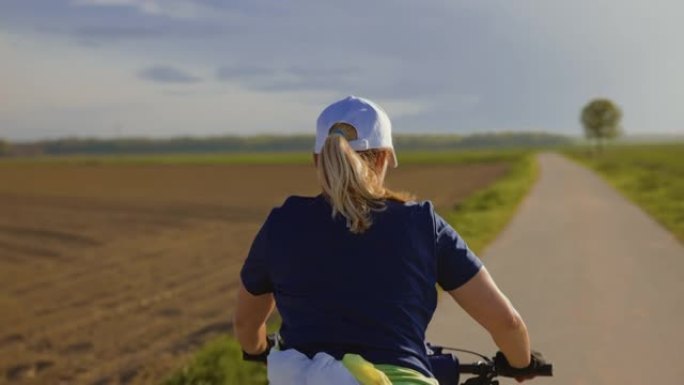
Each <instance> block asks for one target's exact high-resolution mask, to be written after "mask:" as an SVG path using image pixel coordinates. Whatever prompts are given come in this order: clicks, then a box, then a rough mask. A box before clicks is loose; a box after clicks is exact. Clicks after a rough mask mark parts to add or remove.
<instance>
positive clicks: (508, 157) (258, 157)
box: [0, 150, 523, 166]
mask: <svg viewBox="0 0 684 385" xmlns="http://www.w3.org/2000/svg"><path fill="white" fill-rule="evenodd" d="M522 153H523V152H522V151H521V150H504V151H502V150H498V151H487V150H467V151H458V152H453V151H450V152H445V151H433V152H426V151H406V152H400V153H399V161H400V162H401V163H402V164H444V163H459V164H472V163H489V162H502V161H513V160H515V159H517V158H518V157H519V156H520V154H522ZM311 162H313V157H312V155H311V153H308V152H279V153H267V152H257V153H254V152H252V153H230V154H150V155H118V156H113V155H83V156H81V155H67V156H37V157H25V158H5V159H0V166H2V165H52V164H62V165H87V166H101V165H102V166H104V165H216V164H218V165H221V164H225V165H230V164H261V165H268V164H311Z"/></svg>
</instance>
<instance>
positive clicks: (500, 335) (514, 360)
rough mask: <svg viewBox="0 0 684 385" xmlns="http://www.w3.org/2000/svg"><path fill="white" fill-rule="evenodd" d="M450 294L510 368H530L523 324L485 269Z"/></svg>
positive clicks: (528, 341) (527, 338)
mask: <svg viewBox="0 0 684 385" xmlns="http://www.w3.org/2000/svg"><path fill="white" fill-rule="evenodd" d="M449 294H451V296H452V297H453V298H454V299H455V300H456V302H457V303H458V304H459V305H460V306H461V307H462V308H463V309H464V310H465V311H466V312H467V313H468V314H469V315H470V316H471V317H472V318H473V319H475V321H477V322H478V323H479V324H480V325H482V327H484V328H485V329H486V330H487V331H488V332H489V334H490V335H491V336H492V338H493V339H494V342H495V343H496V345H497V346H498V347H499V349H501V351H502V352H503V354H504V355H505V356H506V358H507V359H508V362H509V363H510V364H511V366H513V367H516V368H524V367H527V366H528V365H529V364H530V340H529V336H528V335H527V327H526V326H525V322H524V321H523V320H522V318H521V317H520V315H519V314H518V312H517V311H516V310H515V308H514V307H513V305H512V304H511V302H510V301H509V300H508V298H506V296H505V295H504V294H503V293H501V291H500V290H499V288H498V287H497V286H496V283H494V280H493V279H492V277H491V276H490V275H489V272H488V271H487V269H485V268H484V267H482V268H481V269H480V271H479V272H478V273H477V274H476V275H475V276H474V277H473V278H471V279H470V280H468V282H466V283H465V284H463V285H461V286H460V287H458V288H456V289H454V290H451V291H449Z"/></svg>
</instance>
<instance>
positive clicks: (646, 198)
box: [564, 143, 684, 242]
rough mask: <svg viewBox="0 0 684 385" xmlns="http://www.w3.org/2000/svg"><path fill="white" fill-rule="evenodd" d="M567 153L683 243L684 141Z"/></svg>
mask: <svg viewBox="0 0 684 385" xmlns="http://www.w3.org/2000/svg"><path fill="white" fill-rule="evenodd" d="M564 154H565V155H567V156H569V157H570V158H572V159H575V160H577V161H578V162H579V163H581V164H584V165H586V166H589V167H590V168H592V169H594V170H596V171H597V172H598V173H599V174H600V175H601V176H602V177H603V178H604V179H605V180H607V181H608V183H610V184H611V185H613V186H615V187H616V188H617V189H618V190H619V191H621V192H622V193H623V194H624V195H625V196H627V198H629V199H630V200H632V201H633V202H635V203H636V204H637V205H639V206H640V207H641V208H643V209H644V210H645V211H646V212H647V213H649V215H651V216H652V217H653V218H655V219H656V220H657V221H658V222H660V223H661V224H662V225H663V226H665V227H666V228H667V229H669V230H670V231H672V233H674V235H675V236H676V237H677V238H678V239H679V240H680V241H682V242H684V144H682V143H679V144H663V145H633V146H626V145H625V146H619V147H617V146H615V147H608V148H606V149H605V151H604V152H603V153H602V154H592V153H590V152H588V151H587V150H586V149H569V150H565V151H564Z"/></svg>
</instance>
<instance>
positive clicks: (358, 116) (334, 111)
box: [314, 95, 399, 167]
mask: <svg viewBox="0 0 684 385" xmlns="http://www.w3.org/2000/svg"><path fill="white" fill-rule="evenodd" d="M335 123H346V124H349V125H352V126H354V128H356V132H357V139H354V140H350V141H349V145H350V146H351V148H353V149H354V150H355V151H365V150H370V149H373V148H386V149H389V150H391V151H392V160H393V166H394V167H397V165H398V164H399V163H398V162H397V155H396V154H395V153H394V146H393V145H392V123H391V122H390V120H389V117H388V116H387V113H386V112H385V110H383V109H382V108H381V107H380V106H378V105H377V104H375V103H373V102H371V101H370V100H368V99H364V98H359V97H357V96H353V95H352V96H347V97H346V98H344V99H342V100H338V101H336V102H335V103H333V104H331V105H329V106H328V107H326V108H325V109H324V110H323V112H321V115H320V116H319V117H318V120H317V121H316V145H315V147H314V153H316V154H320V153H321V149H322V148H323V144H324V143H325V139H326V138H327V137H328V136H329V135H330V128H331V127H332V126H333V125H334V124H335Z"/></svg>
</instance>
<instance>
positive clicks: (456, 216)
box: [445, 153, 539, 253]
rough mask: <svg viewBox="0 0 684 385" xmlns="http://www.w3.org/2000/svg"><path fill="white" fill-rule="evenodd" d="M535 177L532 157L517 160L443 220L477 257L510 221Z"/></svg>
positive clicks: (535, 165)
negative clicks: (497, 178)
mask: <svg viewBox="0 0 684 385" xmlns="http://www.w3.org/2000/svg"><path fill="white" fill-rule="evenodd" d="M538 174H539V168H538V166H537V162H536V161H535V159H534V155H533V154H531V153H528V154H525V155H522V156H519V158H518V159H517V160H516V161H515V162H513V163H512V164H511V168H510V170H509V171H508V173H507V174H506V175H505V176H504V177H503V178H501V179H499V180H497V181H495V182H494V183H493V184H492V185H490V186H489V187H486V188H485V189H484V190H480V191H478V192H476V193H475V194H473V195H471V196H470V197H468V198H467V199H465V200H464V201H463V202H461V203H460V204H459V205H457V206H456V207H455V208H454V210H453V211H451V212H449V213H447V214H446V216H445V219H446V220H447V221H448V222H449V223H450V224H451V225H452V226H454V228H455V229H456V230H457V231H458V233H459V234H460V235H461V236H462V237H463V239H465V240H466V241H467V242H468V246H469V247H470V248H471V249H472V250H473V251H475V252H476V253H481V252H482V250H483V249H484V248H485V247H486V246H487V245H488V244H489V243H490V242H491V241H492V240H494V238H495V237H496V236H497V235H498V234H499V233H500V232H501V230H503V228H504V227H505V226H506V225H507V224H508V222H509V221H510V220H511V218H513V215H514V214H515V211H516V208H517V207H518V204H519V203H520V202H521V201H522V199H523V198H524V197H525V195H526V194H527V192H528V191H529V190H530V188H531V187H532V185H533V184H534V182H535V181H536V180H537V176H538Z"/></svg>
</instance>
